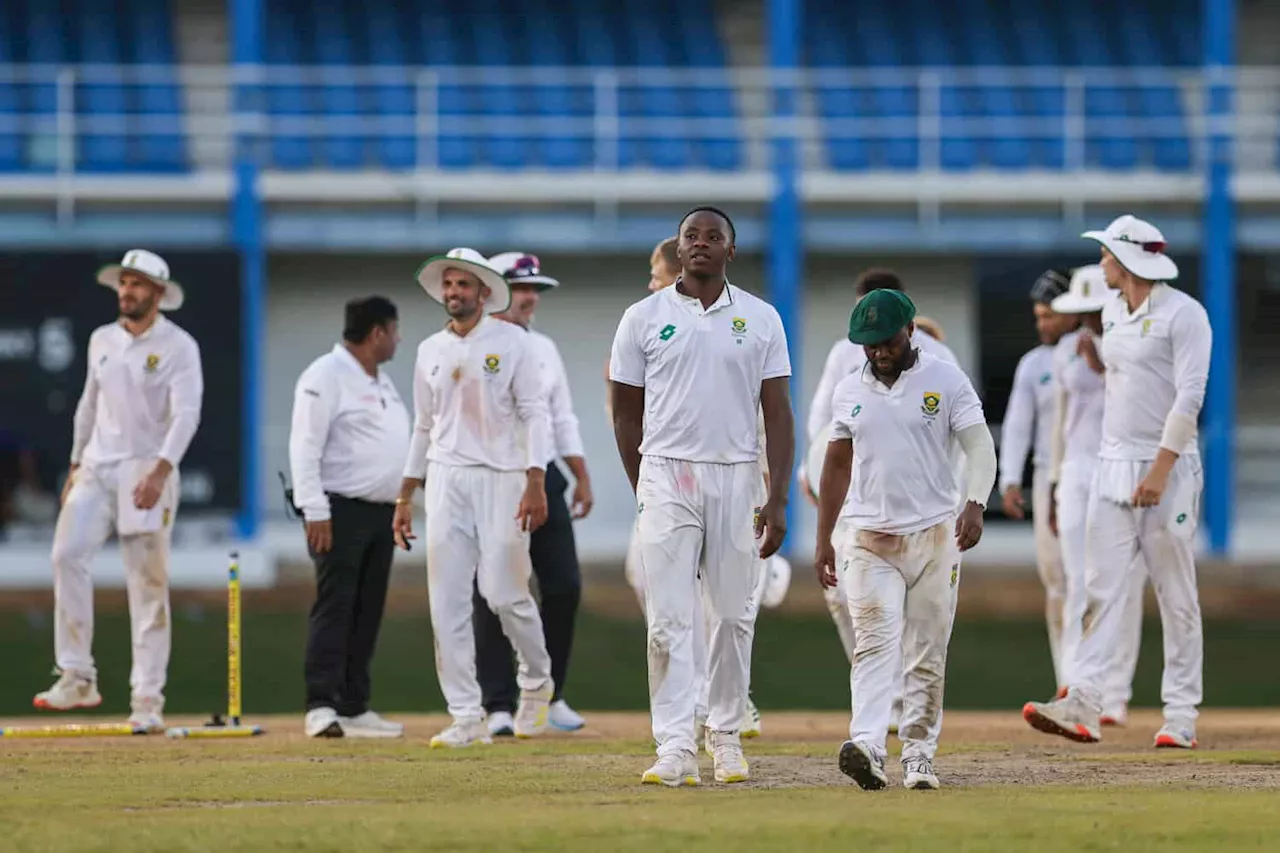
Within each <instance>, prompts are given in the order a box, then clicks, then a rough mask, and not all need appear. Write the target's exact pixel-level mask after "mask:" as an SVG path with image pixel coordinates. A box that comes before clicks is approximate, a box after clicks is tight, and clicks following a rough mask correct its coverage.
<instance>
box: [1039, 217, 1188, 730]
mask: <svg viewBox="0 0 1280 853" xmlns="http://www.w3.org/2000/svg"><path fill="white" fill-rule="evenodd" d="M1084 236H1085V237H1087V238H1089V239H1091V240H1097V241H1098V242H1099V243H1101V244H1102V262H1101V263H1102V269H1103V273H1104V274H1105V276H1106V280H1107V283H1108V284H1109V285H1111V286H1112V287H1115V288H1118V289H1119V290H1120V294H1119V295H1118V296H1116V297H1114V298H1113V299H1109V300H1108V301H1107V304H1106V305H1105V306H1104V307H1103V309H1102V345H1101V352H1100V353H1099V355H1100V356H1101V361H1102V365H1103V368H1104V374H1103V375H1104V377H1105V381H1106V391H1105V402H1104V406H1103V418H1102V442H1101V450H1100V452H1099V461H1098V469H1097V473H1096V474H1095V475H1094V487H1093V491H1092V494H1091V499H1090V503H1089V513H1088V520H1087V522H1086V523H1087V528H1088V532H1087V534H1086V544H1085V548H1086V558H1085V560H1086V567H1085V575H1086V579H1085V583H1086V588H1087V591H1088V596H1089V602H1088V612H1089V616H1090V617H1091V618H1090V619H1089V620H1088V624H1087V626H1086V629H1085V632H1084V636H1083V638H1082V639H1081V641H1080V650H1079V654H1078V655H1077V660H1076V663H1075V665H1074V666H1073V670H1074V671H1073V672H1072V673H1071V678H1072V681H1071V684H1070V688H1069V690H1068V692H1067V695H1066V696H1065V697H1064V698H1062V699H1055V700H1054V701H1052V702H1028V703H1027V705H1026V706H1025V707H1024V708H1023V716H1024V717H1025V718H1026V720H1027V722H1028V723H1030V724H1031V725H1032V726H1033V727H1034V728H1037V729H1039V730H1040V731H1044V732H1048V733H1050V734H1058V735H1062V736H1063V737H1066V738H1069V739H1071V740H1075V741H1081V742H1086V743H1088V742H1093V741H1097V740H1100V739H1101V737H1102V734H1101V728H1100V723H1101V720H1100V717H1101V705H1102V697H1103V691H1104V690H1105V689H1106V684H1107V677H1108V673H1109V672H1110V670H1111V667H1112V666H1113V659H1114V656H1115V651H1116V649H1117V647H1119V646H1120V645H1121V644H1122V642H1123V641H1122V635H1123V633H1124V630H1125V609H1126V603H1127V601H1128V599H1129V593H1130V590H1131V588H1132V585H1133V581H1132V578H1131V574H1132V571H1133V566H1134V559H1133V558H1134V557H1135V556H1136V555H1137V554H1139V553H1140V554H1141V555H1142V557H1143V558H1144V559H1145V561H1146V567H1147V570H1148V571H1149V572H1150V574H1151V582H1152V585H1153V586H1154V587H1155V591H1156V601H1157V602H1158V603H1159V606H1160V620H1161V622H1162V623H1163V627H1164V661H1165V665H1164V681H1163V683H1162V685H1161V697H1162V698H1163V700H1164V726H1163V727H1161V729H1160V731H1159V732H1158V733H1157V734H1156V738H1155V745H1156V746H1159V747H1178V748H1183V749H1190V748H1192V747H1194V746H1195V745H1196V731H1195V721H1196V717H1197V716H1198V710H1197V709H1198V706H1199V704H1200V702H1201V700H1202V698H1203V677H1204V637H1203V631H1202V626H1201V619H1200V601H1199V592H1198V590H1197V588H1196V567H1195V552H1194V543H1195V531H1196V526H1197V523H1198V516H1199V513H1200V491H1201V489H1202V488H1203V474H1202V472H1201V468H1200V451H1199V448H1198V446H1197V418H1198V416H1199V414H1200V406H1201V404H1202V403H1203V402H1204V392H1205V385H1206V383H1207V382H1208V378H1209V354H1210V351H1211V350H1212V347H1213V333H1212V330H1211V329H1210V327H1209V318H1208V315H1207V314H1206V313H1205V310H1204V307H1203V306H1201V305H1200V303H1199V302H1197V301H1196V300H1194V299H1192V298H1191V297H1190V296H1188V295H1187V294H1185V293H1183V292H1182V291H1180V290H1175V289H1174V288H1172V287H1170V286H1169V285H1168V284H1167V283H1166V282H1169V281H1172V280H1173V279H1175V278H1177V276H1178V267H1177V265H1175V264H1174V262H1173V260H1172V259H1170V258H1169V257H1168V256H1167V255H1166V254H1165V253H1164V248H1165V240H1164V236H1163V235H1162V234H1161V233H1160V232H1159V231H1158V230H1157V229H1156V228H1155V227H1154V226H1152V225H1151V224H1150V223H1147V222H1144V221H1142V220H1141V219H1136V218H1134V217H1133V216H1128V215H1126V216H1121V217H1120V218H1118V219H1116V220H1115V221H1114V222H1112V223H1111V224H1110V225H1109V226H1107V230H1106V231H1087V232H1085V234H1084Z"/></svg>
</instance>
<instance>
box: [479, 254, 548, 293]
mask: <svg viewBox="0 0 1280 853" xmlns="http://www.w3.org/2000/svg"><path fill="white" fill-rule="evenodd" d="M489 266H491V267H493V268H494V269H496V270H497V271H498V272H500V273H502V275H503V276H504V277H505V278H506V279H507V283H508V284H527V285H530V286H531V287H533V288H535V289H537V290H538V291H539V292H542V291H544V290H550V289H551V288H553V287H559V286H560V281H559V280H558V279H554V278H552V277H551V276H549V275H543V274H542V262H541V261H540V260H538V256H537V255H531V254H529V253H528V252H503V253H502V254H500V255H494V256H493V257H492V258H490V259H489Z"/></svg>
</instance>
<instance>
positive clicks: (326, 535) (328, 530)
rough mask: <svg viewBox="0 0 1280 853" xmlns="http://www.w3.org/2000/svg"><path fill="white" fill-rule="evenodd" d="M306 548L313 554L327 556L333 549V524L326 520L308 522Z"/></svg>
mask: <svg viewBox="0 0 1280 853" xmlns="http://www.w3.org/2000/svg"><path fill="white" fill-rule="evenodd" d="M307 547H308V548H310V549H311V553H313V554H328V553H329V549H331V548H332V547H333V522H332V521H330V520H329V519H327V518H326V519H325V520H324V521H308V522H307Z"/></svg>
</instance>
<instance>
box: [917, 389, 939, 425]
mask: <svg viewBox="0 0 1280 853" xmlns="http://www.w3.org/2000/svg"><path fill="white" fill-rule="evenodd" d="M923 399H924V401H923V403H922V404H921V406H920V411H922V412H924V413H925V415H927V416H928V417H931V418H932V417H933V416H935V415H937V414H938V406H940V405H942V395H941V394H939V393H938V392H937V391H925V392H924V398H923Z"/></svg>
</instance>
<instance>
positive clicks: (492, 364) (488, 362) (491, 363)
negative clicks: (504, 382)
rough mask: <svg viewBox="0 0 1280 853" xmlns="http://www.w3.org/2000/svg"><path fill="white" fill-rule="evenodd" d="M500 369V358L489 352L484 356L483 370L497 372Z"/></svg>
mask: <svg viewBox="0 0 1280 853" xmlns="http://www.w3.org/2000/svg"><path fill="white" fill-rule="evenodd" d="M501 369H502V359H500V358H499V357H498V356H496V355H494V354H492V353H490V354H489V355H486V356H485V357H484V372H485V373H497V372H498V371H499V370H501Z"/></svg>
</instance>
